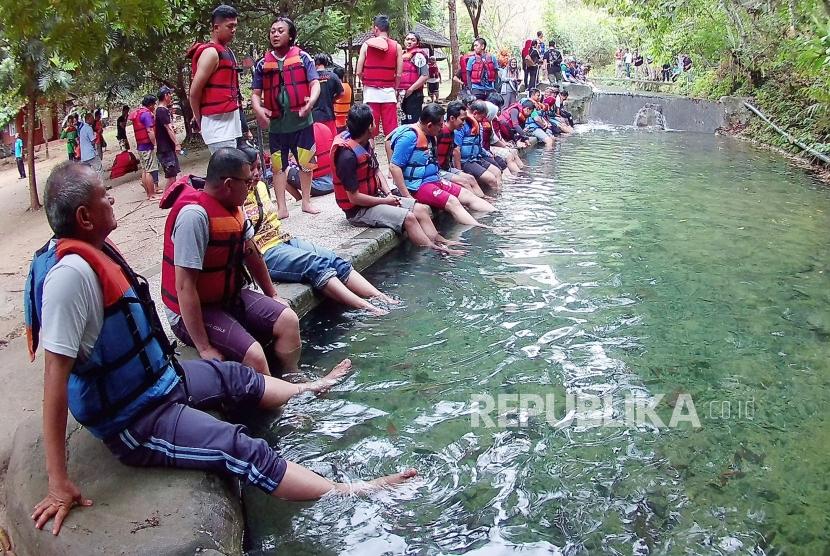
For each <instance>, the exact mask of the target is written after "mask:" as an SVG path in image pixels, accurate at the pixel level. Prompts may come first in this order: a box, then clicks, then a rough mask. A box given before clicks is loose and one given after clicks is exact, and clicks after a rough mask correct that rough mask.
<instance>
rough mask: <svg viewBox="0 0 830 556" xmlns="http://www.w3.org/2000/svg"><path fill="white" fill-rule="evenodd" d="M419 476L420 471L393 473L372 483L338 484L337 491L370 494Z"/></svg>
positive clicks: (408, 470)
mask: <svg viewBox="0 0 830 556" xmlns="http://www.w3.org/2000/svg"><path fill="white" fill-rule="evenodd" d="M417 476H418V471H417V470H416V469H412V468H410V469H407V470H406V471H401V472H400V473H393V474H392V475H386V476H385V477H378V478H377V479H374V480H372V481H367V482H361V483H354V484H350V485H347V484H343V483H338V484H337V485H336V486H335V490H336V491H337V492H340V493H342V494H366V493H368V492H375V491H377V490H381V489H385V488H393V487H396V486H398V485H400V484H403V483H405V482H406V481H408V480H409V479H412V478H414V477H417Z"/></svg>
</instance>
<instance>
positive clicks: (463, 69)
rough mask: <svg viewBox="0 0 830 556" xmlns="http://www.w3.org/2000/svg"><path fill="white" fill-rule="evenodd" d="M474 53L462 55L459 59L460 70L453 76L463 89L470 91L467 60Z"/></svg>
mask: <svg viewBox="0 0 830 556" xmlns="http://www.w3.org/2000/svg"><path fill="white" fill-rule="evenodd" d="M473 55H474V53H473V52H468V53H466V54H462V55H461V59H460V60H459V61H458V70H457V71H456V72H455V75H454V76H453V78H452V80H453V81H455V82H456V83H458V84H459V85H461V90H462V91H467V92H469V90H470V81H469V79H468V76H467V60H469V59H470V58H471V57H472V56H473Z"/></svg>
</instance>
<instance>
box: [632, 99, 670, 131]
mask: <svg viewBox="0 0 830 556" xmlns="http://www.w3.org/2000/svg"><path fill="white" fill-rule="evenodd" d="M634 127H645V128H649V129H666V128H667V127H668V126H667V125H666V117H665V116H664V115H663V106H662V105H661V104H653V103H647V104H645V105H644V106H643V107H642V108H640V109H639V110H638V111H637V114H636V115H635V116H634Z"/></svg>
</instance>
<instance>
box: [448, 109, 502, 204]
mask: <svg viewBox="0 0 830 556" xmlns="http://www.w3.org/2000/svg"><path fill="white" fill-rule="evenodd" d="M467 111H468V115H467V117H466V119H465V120H464V125H462V126H460V127H459V128H458V129H456V130H455V133H454V137H455V145H456V146H457V147H458V152H459V154H460V157H461V170H463V171H464V172H466V173H468V174H470V175H472V176H473V177H474V178H475V179H476V180H477V181H478V183H479V184H480V185H481V186H486V187H489V188H491V189H495V188H498V187H499V186H500V185H501V170H500V169H499V167H498V166H497V164H496V161H495V158H494V157H493V154H492V153H491V152H490V151H488V150H486V149H485V148H484V145H483V140H482V130H481V124H480V123H479V122H478V120H476V119H475V117H473V115H472V114H471V113H476V112H477V113H479V114H486V113H487V105H486V104H485V103H484V101H483V100H476V101H474V102H472V103H471V104H470V106H469V108H468V109H467Z"/></svg>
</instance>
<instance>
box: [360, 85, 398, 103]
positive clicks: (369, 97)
mask: <svg viewBox="0 0 830 556" xmlns="http://www.w3.org/2000/svg"><path fill="white" fill-rule="evenodd" d="M363 102H365V103H367V104H368V103H370V102H377V103H384V102H398V95H397V93H396V92H395V87H369V86H364V87H363Z"/></svg>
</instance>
